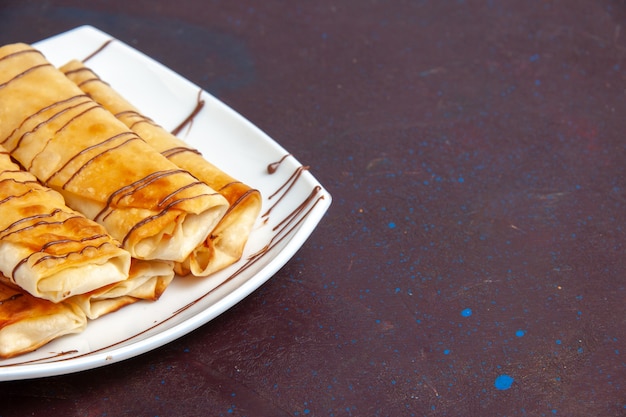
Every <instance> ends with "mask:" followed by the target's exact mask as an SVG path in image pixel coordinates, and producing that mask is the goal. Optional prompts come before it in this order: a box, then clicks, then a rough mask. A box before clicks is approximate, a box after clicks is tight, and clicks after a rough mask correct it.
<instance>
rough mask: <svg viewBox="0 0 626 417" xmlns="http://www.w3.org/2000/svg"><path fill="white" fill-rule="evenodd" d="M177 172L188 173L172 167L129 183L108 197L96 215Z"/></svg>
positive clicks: (98, 216)
mask: <svg viewBox="0 0 626 417" xmlns="http://www.w3.org/2000/svg"><path fill="white" fill-rule="evenodd" d="M176 174H187V171H184V170H182V169H170V170H167V171H157V172H153V173H151V174H149V175H147V176H145V177H144V178H141V179H139V180H137V181H135V182H132V183H130V184H127V185H125V186H123V187H122V188H120V189H118V190H116V191H114V192H113V193H112V194H111V195H110V196H109V197H108V198H107V201H106V204H105V207H104V208H103V209H102V210H101V211H100V212H99V213H98V214H97V215H96V216H95V218H96V219H98V218H100V217H101V216H102V215H103V214H104V213H105V212H106V211H107V210H109V209H111V207H112V206H113V205H114V204H115V202H119V201H121V200H122V199H123V198H125V197H128V196H130V195H132V194H134V193H135V192H137V191H139V190H141V189H142V188H145V187H147V186H149V185H150V184H152V183H153V182H155V181H158V180H160V179H162V178H164V177H167V176H170V175H176Z"/></svg>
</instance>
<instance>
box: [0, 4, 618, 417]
mask: <svg viewBox="0 0 626 417" xmlns="http://www.w3.org/2000/svg"><path fill="white" fill-rule="evenodd" d="M84 3H89V5H85V4H84ZM625 17H626V3H624V2H623V1H617V0H616V1H608V0H600V1H592V0H559V1H557V0H555V1H548V0H544V1H541V0H532V1H531V0H528V1H513V0H510V1H506V0H493V1H489V0H482V1H478V0H477V1H470V0H467V1H462V0H458V1H452V0H449V1H443V0H423V1H350V2H333V1H309V2H279V1H264V2H253V1H237V2H229V1H195V2H191V1H189V2H170V1H132V2H131V1H114V0H111V1H103V0H100V1H92V2H83V1H55V2H52V1H13V0H11V1H6V0H5V1H3V2H2V3H0V23H1V25H2V27H1V29H0V41H1V43H2V44H5V43H11V42H17V41H25V42H34V41H37V40H39V39H42V38H46V37H48V36H50V35H53V34H56V33H59V32H62V31H65V30H68V29H70V28H73V27H76V26H79V25H82V24H91V25H94V26H96V27H98V28H100V29H102V30H104V31H106V32H108V33H111V34H112V35H114V36H116V37H118V38H119V39H121V40H123V41H125V42H127V43H129V44H131V45H132V46H134V47H136V48H138V49H139V50H141V51H143V52H145V53H147V54H149V55H151V56H152V57H154V58H156V59H157V60H159V61H161V62H162V63H164V64H165V65H167V66H169V67H171V68H173V69H174V70H176V71H177V72H179V73H181V74H182V75H184V76H185V77H187V78H189V79H191V80H192V81H194V82H196V83H198V84H199V85H201V86H202V87H204V88H205V89H207V90H208V91H210V92H212V93H213V94H215V95H216V96H218V97H219V98H220V99H221V100H223V101H225V102H226V103H227V104H229V105H230V106H232V107H234V108H235V109H236V110H238V111H239V112H241V113H242V114H243V115H244V116H245V117H247V118H249V119H250V120H251V121H252V122H253V123H255V124H256V125H257V126H259V127H260V128H261V129H263V130H264V131H266V132H267V133H268V134H269V135H270V136H272V137H273V138H274V139H275V140H277V141H278V142H279V143H281V144H282V145H283V146H285V148H286V149H288V150H289V151H291V152H292V153H293V154H294V155H296V156H297V157H298V159H299V160H300V161H301V162H302V163H304V164H307V165H310V166H311V171H312V173H313V174H314V175H315V176H316V177H317V178H318V179H319V180H320V181H321V182H322V183H323V184H324V185H325V186H326V187H327V188H328V189H329V191H330V192H331V194H332V195H333V197H334V201H333V205H332V207H331V208H330V210H329V212H328V214H327V216H326V217H325V218H324V220H323V221H322V222H321V224H320V225H319V227H318V229H317V230H316V231H315V232H314V234H313V235H312V236H311V238H310V239H309V240H308V241H307V243H306V244H305V245H304V247H303V248H302V249H301V250H300V251H299V252H298V253H297V255H296V256H295V257H294V258H293V259H292V260H291V261H290V262H289V263H288V264H287V265H286V266H285V267H284V268H283V269H282V270H281V271H280V272H278V273H277V274H276V275H275V276H274V277H273V278H272V279H271V280H270V281H269V282H268V283H267V284H266V285H264V286H263V287H262V288H261V289H260V290H258V291H257V292H255V293H254V294H253V295H251V296H250V297H248V298H247V299H245V300H244V301H242V302H241V303H240V304H238V305H237V306H236V307H235V308H233V309H232V310H230V311H228V312H227V313H225V314H223V315H222V316H220V317H219V318H218V319H216V320H215V321H213V322H211V323H209V324H207V325H205V326H203V327H202V328H200V329H199V330H197V331H195V332H193V333H192V334H190V335H188V336H185V337H183V338H181V339H179V340H177V341H175V342H173V343H171V344H168V345H166V346H164V347H162V348H160V349H158V350H156V351H154V352H150V353H148V354H145V355H142V356H140V357H137V358H135V359H131V360H128V361H125V362H123V363H120V364H115V365H111V366H107V367H104V368H100V369H96V370H91V371H87V372H82V373H79V374H74V375H67V376H60V377H52V378H46V379H39V380H30V381H19V382H8V383H0V416H1V417H8V416H24V415H34V416H51V417H53V416H70V415H71V416H119V415H132V416H204V415H211V416H230V415H233V416H306V415H315V416H373V415H379V416H581V417H582V416H585V417H587V416H624V415H626V394H625V392H626V391H625V389H626V332H625V324H626V323H625V321H626V306H625V303H624V301H625V295H626V262H625V261H624V249H625V245H624V243H625V242H626V236H625V231H626V230H625V227H626V204H625V203H626V200H625V196H626V179H625V178H624V168H625V167H626V140H625V136H626V135H625V132H626V117H625V115H626V97H625V94H626V21H625Z"/></svg>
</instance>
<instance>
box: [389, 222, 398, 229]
mask: <svg viewBox="0 0 626 417" xmlns="http://www.w3.org/2000/svg"><path fill="white" fill-rule="evenodd" d="M387 226H389V228H390V229H395V228H396V224H395V223H394V222H389V224H388V225H387Z"/></svg>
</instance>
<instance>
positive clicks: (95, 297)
mask: <svg viewBox="0 0 626 417" xmlns="http://www.w3.org/2000/svg"><path fill="white" fill-rule="evenodd" d="M173 279H174V268H173V265H172V263H171V262H164V261H144V260H139V259H133V260H132V264H131V267H130V273H129V277H128V279H127V280H124V281H121V282H118V283H115V284H111V285H107V286H105V287H103V288H99V289H97V290H95V291H92V292H90V293H87V294H81V295H76V296H74V297H72V298H70V299H68V302H70V303H74V304H76V305H77V306H78V307H79V308H80V309H81V310H82V311H84V312H85V315H86V316H87V318H88V319H91V320H94V319H97V318H98V317H101V316H103V315H105V314H109V313H112V312H114V311H117V310H119V309H120V308H122V307H124V306H127V305H130V304H134V303H136V302H138V301H141V300H145V301H156V300H158V299H159V298H160V297H161V295H162V294H163V292H164V291H165V289H166V288H167V287H168V286H169V284H170V283H171V282H172V280H173Z"/></svg>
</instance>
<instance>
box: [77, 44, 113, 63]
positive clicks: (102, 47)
mask: <svg viewBox="0 0 626 417" xmlns="http://www.w3.org/2000/svg"><path fill="white" fill-rule="evenodd" d="M114 40H115V39H113V38H111V39H109V40H107V41H105V42H104V43H103V44H102V45H100V47H99V48H98V49H96V50H95V51H93V52H92V53H91V54H89V55H87V56H86V57H85V58H84V59H83V62H87V61H89V60H90V59H91V58H93V57H94V56H96V55H98V54H99V53H100V52H102V51H103V50H104V48H106V47H107V46H109V45H110V44H111V42H113V41H114Z"/></svg>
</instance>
